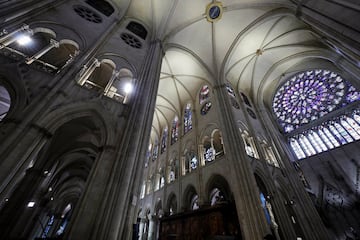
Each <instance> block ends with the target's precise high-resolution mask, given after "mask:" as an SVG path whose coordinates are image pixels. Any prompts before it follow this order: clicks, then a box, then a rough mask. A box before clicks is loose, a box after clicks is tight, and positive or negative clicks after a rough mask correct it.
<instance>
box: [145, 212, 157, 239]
mask: <svg viewBox="0 0 360 240" xmlns="http://www.w3.org/2000/svg"><path fill="white" fill-rule="evenodd" d="M148 218H149V229H148V238H147V239H148V240H155V236H156V225H157V224H156V221H157V217H156V216H154V215H149V216H148Z"/></svg>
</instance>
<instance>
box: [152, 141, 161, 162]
mask: <svg viewBox="0 0 360 240" xmlns="http://www.w3.org/2000/svg"><path fill="white" fill-rule="evenodd" d="M158 155H159V141H158V140H157V139H156V140H155V144H154V149H153V154H152V160H153V161H155V160H156V159H157V157H158Z"/></svg>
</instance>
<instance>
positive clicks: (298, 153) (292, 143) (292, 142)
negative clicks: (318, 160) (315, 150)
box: [290, 138, 306, 159]
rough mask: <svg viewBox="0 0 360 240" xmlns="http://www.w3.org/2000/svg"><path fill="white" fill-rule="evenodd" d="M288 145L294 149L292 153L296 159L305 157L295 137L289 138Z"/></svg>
mask: <svg viewBox="0 0 360 240" xmlns="http://www.w3.org/2000/svg"><path fill="white" fill-rule="evenodd" d="M290 146H291V147H292V149H293V150H294V153H295V155H296V157H297V158H298V159H302V158H305V157H306V155H305V153H304V151H303V150H302V149H301V146H300V144H299V143H298V141H297V140H296V139H294V138H291V139H290Z"/></svg>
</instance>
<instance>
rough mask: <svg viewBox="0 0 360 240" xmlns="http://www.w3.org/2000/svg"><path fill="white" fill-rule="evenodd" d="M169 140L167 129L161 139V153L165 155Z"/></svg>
mask: <svg viewBox="0 0 360 240" xmlns="http://www.w3.org/2000/svg"><path fill="white" fill-rule="evenodd" d="M167 138H168V129H167V127H166V128H165V129H164V131H163V135H162V138H161V150H160V151H161V153H164V152H165V151H166V147H167Z"/></svg>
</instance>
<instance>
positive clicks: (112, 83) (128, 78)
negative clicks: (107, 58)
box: [104, 68, 135, 103]
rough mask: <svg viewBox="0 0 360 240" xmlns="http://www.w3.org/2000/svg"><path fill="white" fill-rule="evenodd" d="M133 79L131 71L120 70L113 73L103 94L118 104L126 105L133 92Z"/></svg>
mask: <svg viewBox="0 0 360 240" xmlns="http://www.w3.org/2000/svg"><path fill="white" fill-rule="evenodd" d="M134 82H135V78H134V76H133V73H132V71H131V70H129V69H127V68H121V69H120V70H119V71H114V72H113V73H112V76H111V78H110V80H109V82H108V84H107V85H106V87H105V90H104V94H105V95H106V96H107V97H110V98H113V99H115V100H117V101H119V102H123V103H127V102H128V101H129V98H130V95H131V93H132V92H133V88H134Z"/></svg>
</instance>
